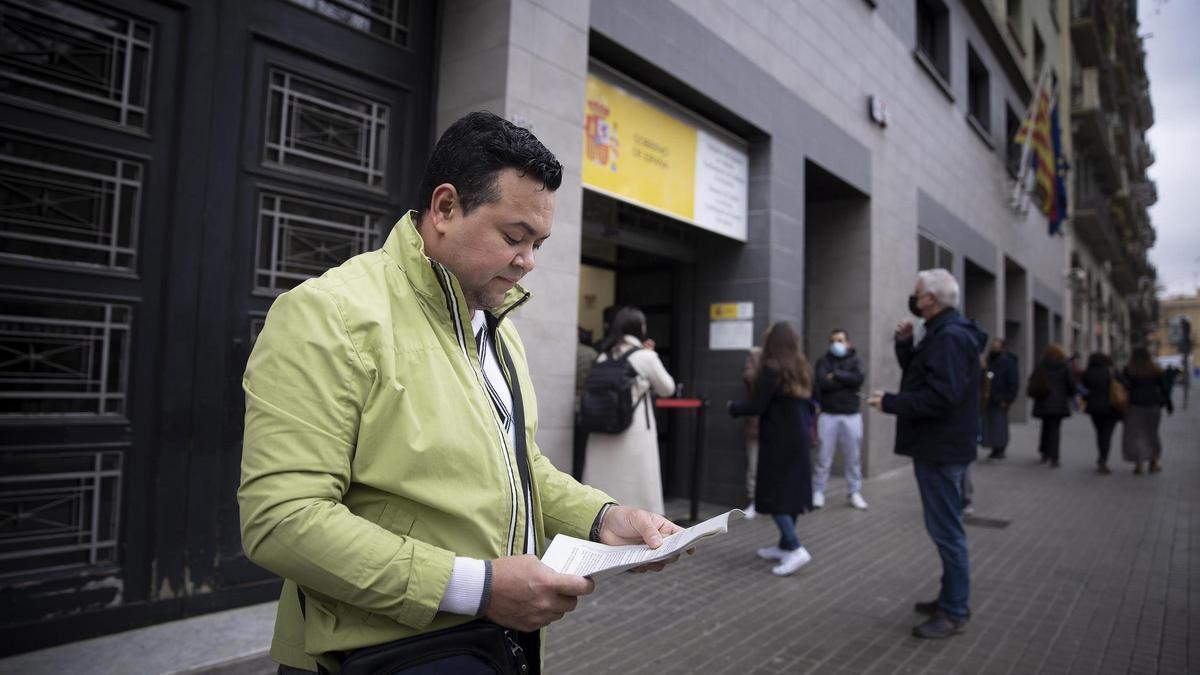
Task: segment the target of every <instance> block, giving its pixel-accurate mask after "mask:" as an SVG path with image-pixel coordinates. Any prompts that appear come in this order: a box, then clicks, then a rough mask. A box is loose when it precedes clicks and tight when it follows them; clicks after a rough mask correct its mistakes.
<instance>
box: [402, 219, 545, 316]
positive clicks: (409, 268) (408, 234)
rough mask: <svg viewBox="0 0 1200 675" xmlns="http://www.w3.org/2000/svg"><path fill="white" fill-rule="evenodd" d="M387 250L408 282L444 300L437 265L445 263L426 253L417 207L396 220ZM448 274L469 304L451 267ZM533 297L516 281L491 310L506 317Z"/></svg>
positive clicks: (418, 291) (426, 294)
mask: <svg viewBox="0 0 1200 675" xmlns="http://www.w3.org/2000/svg"><path fill="white" fill-rule="evenodd" d="M383 252H384V253H385V254H386V255H387V256H388V257H389V258H390V259H391V260H392V261H393V262H394V263H395V264H396V266H397V267H399V268H400V270H401V271H402V272H404V275H405V276H406V277H408V283H409V284H410V285H411V286H412V287H413V289H415V290H416V291H417V293H419V294H421V295H423V296H425V298H427V299H429V300H437V301H439V302H440V300H441V299H442V298H443V297H444V294H443V291H442V285H441V284H440V283H439V282H438V276H437V272H436V271H435V270H434V266H435V265H437V266H441V267H442V268H443V269H445V266H444V265H441V263H438V262H435V261H433V260H432V259H431V258H430V257H429V256H428V255H426V254H425V240H424V239H422V238H421V233H420V232H418V231H417V212H416V211H409V212H408V213H405V214H404V217H402V218H401V219H400V220H398V221H397V222H396V225H395V226H394V227H392V231H391V233H390V234H388V237H387V240H385V241H384V242H383ZM446 277H447V278H448V279H449V280H450V284H451V292H453V293H454V294H455V295H456V296H457V297H458V298H459V300H460V302H461V304H462V306H463V307H466V298H465V296H463V292H462V286H461V285H460V284H459V283H458V279H457V278H456V277H455V276H454V274H453V273H452V272H450V270H448V269H446ZM529 297H530V296H529V292H528V291H526V290H525V287H524V286H521V285H520V284H514V285H513V287H512V288H510V289H509V290H508V292H507V293H505V294H504V301H503V302H501V303H500V306H499V307H493V308H492V309H491V310H489V313H490V314H492V315H494V316H496V317H498V318H503V317H504V316H505V315H507V314H508V313H509V312H510V311H512V310H514V309H516V308H517V307H518V306H519V305H521V304H524V302H525V301H526V300H528V299H529Z"/></svg>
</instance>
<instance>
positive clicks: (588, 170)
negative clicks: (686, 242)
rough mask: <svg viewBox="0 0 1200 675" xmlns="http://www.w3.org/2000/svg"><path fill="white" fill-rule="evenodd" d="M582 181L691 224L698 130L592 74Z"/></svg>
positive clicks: (587, 108)
mask: <svg viewBox="0 0 1200 675" xmlns="http://www.w3.org/2000/svg"><path fill="white" fill-rule="evenodd" d="M584 114H585V116H586V117H585V119H586V122H585V124H584V132H583V134H584V138H583V158H584V159H583V184H584V185H586V186H588V187H590V188H593V189H596V190H599V191H601V192H606V193H608V194H610V195H613V196H615V197H619V198H621V199H624V200H627V201H630V202H633V203H635V204H639V205H641V206H646V207H649V208H651V209H655V210H658V211H662V212H664V213H667V214H669V215H673V216H676V217H678V218H682V219H684V220H687V221H689V222H691V221H692V220H693V216H694V214H695V201H696V200H695V188H696V129H695V128H694V127H692V126H689V125H687V124H684V123H683V122H681V121H679V120H677V119H676V118H675V117H673V116H671V115H668V114H667V113H665V112H663V111H662V110H660V109H658V108H657V107H655V106H653V105H651V104H649V103H647V102H646V101H643V100H642V99H641V98H638V97H636V96H634V95H633V94H631V93H629V92H627V91H625V90H624V89H622V88H621V87H619V86H616V85H614V84H610V83H609V82H606V81H604V80H601V79H599V78H597V77H596V76H595V75H591V74H589V75H588V78H587V104H586V110H585V113H584Z"/></svg>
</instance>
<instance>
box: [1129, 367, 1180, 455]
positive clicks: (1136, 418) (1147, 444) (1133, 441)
mask: <svg viewBox="0 0 1200 675" xmlns="http://www.w3.org/2000/svg"><path fill="white" fill-rule="evenodd" d="M1121 382H1122V384H1124V385H1125V388H1126V389H1128V390H1129V408H1128V410H1126V411H1125V430H1124V435H1123V436H1122V438H1121V441H1122V442H1121V454H1122V455H1124V457H1125V461H1127V462H1133V463H1134V465H1133V472H1134V473H1135V474H1140V473H1142V465H1143V464H1145V463H1146V462H1147V461H1149V462H1150V473H1158V472H1159V471H1161V470H1162V467H1161V466H1159V464H1158V460H1159V459H1161V458H1162V439H1161V438H1159V435H1158V423H1159V421H1160V420H1161V419H1162V409H1163V408H1166V409H1167V414H1168V415H1170V414H1172V413H1174V412H1175V406H1174V404H1172V403H1171V390H1170V388H1169V386H1168V384H1167V378H1166V376H1165V375H1163V371H1162V370H1161V369H1160V368H1159V367H1158V366H1157V365H1156V364H1155V363H1154V361H1152V360H1151V359H1150V352H1149V351H1148V350H1147V349H1146V348H1145V347H1138V348H1136V349H1134V350H1133V353H1132V354H1131V355H1130V357H1129V363H1128V364H1126V366H1125V368H1124V369H1123V370H1122V371H1121Z"/></svg>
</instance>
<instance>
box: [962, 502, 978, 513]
mask: <svg viewBox="0 0 1200 675" xmlns="http://www.w3.org/2000/svg"><path fill="white" fill-rule="evenodd" d="M963 515H964V516H973V515H975V507H974V506H972V505H971V504H967V505H966V506H964V507H963Z"/></svg>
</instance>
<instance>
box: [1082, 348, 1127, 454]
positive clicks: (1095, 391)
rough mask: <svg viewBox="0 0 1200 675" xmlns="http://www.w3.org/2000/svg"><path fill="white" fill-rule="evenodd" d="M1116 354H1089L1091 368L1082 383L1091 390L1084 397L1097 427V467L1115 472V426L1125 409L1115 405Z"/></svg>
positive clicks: (1086, 372) (1093, 424)
mask: <svg viewBox="0 0 1200 675" xmlns="http://www.w3.org/2000/svg"><path fill="white" fill-rule="evenodd" d="M1115 375H1116V373H1114V372H1113V361H1112V358H1110V357H1109V356H1108V354H1105V353H1103V352H1095V353H1093V354H1092V355H1091V356H1089V357H1088V363H1087V370H1085V371H1084V372H1083V378H1082V384H1083V387H1084V389H1086V390H1087V394H1086V395H1085V397H1084V403H1085V404H1086V410H1087V414H1088V417H1091V418H1092V426H1093V427H1095V428H1096V450H1097V452H1098V453H1099V455H1098V458H1097V460H1096V471H1097V472H1099V473H1100V474H1102V475H1108V474H1110V473H1112V470H1110V469H1109V468H1108V450H1109V448H1110V447H1112V435H1113V430H1114V429H1116V427H1117V422H1119V421H1120V420H1121V413H1120V411H1118V410H1115V409H1114V408H1113V407H1112V399H1111V396H1112V381H1113V377H1115Z"/></svg>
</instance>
